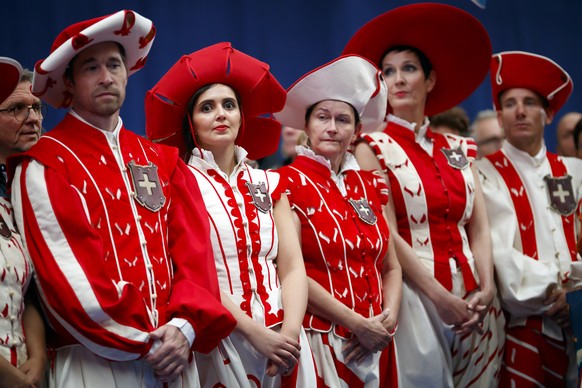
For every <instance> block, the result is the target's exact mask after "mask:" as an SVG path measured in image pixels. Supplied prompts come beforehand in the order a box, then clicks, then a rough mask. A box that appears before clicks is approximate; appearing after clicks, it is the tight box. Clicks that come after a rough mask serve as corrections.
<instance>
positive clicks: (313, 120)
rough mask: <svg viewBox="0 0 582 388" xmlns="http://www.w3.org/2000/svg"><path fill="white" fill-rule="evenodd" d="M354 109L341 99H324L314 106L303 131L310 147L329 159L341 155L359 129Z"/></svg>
mask: <svg viewBox="0 0 582 388" xmlns="http://www.w3.org/2000/svg"><path fill="white" fill-rule="evenodd" d="M360 128H361V124H358V126H357V127H356V118H355V116H354V109H353V108H352V106H351V105H349V104H347V103H345V102H343V101H335V100H325V101H321V102H318V103H317V104H316V105H315V106H314V107H313V111H312V112H311V115H310V116H309V119H308V121H307V124H306V125H305V132H306V133H307V137H308V138H309V142H310V144H311V149H312V150H313V152H315V153H316V154H318V155H322V156H324V157H326V158H327V159H329V160H334V159H336V158H337V157H339V156H342V155H343V154H344V153H345V152H346V151H347V149H348V147H349V146H350V144H351V143H352V141H353V140H354V139H355V137H356V135H357V133H358V132H359V131H360Z"/></svg>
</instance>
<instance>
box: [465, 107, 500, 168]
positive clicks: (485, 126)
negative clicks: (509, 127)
mask: <svg viewBox="0 0 582 388" xmlns="http://www.w3.org/2000/svg"><path fill="white" fill-rule="evenodd" d="M471 136H472V137H473V139H475V143H477V159H481V158H482V157H483V156H486V155H489V154H492V153H494V152H496V151H497V150H499V149H501V145H502V144H503V140H504V139H505V132H504V131H503V128H501V126H500V125H499V120H498V118H497V112H496V111H494V110H492V109H486V110H482V111H480V112H479V113H477V117H476V118H475V120H474V121H473V124H472V125H471Z"/></svg>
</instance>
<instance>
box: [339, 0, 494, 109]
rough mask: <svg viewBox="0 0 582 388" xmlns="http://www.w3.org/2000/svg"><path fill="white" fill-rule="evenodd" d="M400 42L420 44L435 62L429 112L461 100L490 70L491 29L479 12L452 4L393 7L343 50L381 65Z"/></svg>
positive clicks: (427, 55) (403, 43) (363, 28)
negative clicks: (387, 54)
mask: <svg viewBox="0 0 582 388" xmlns="http://www.w3.org/2000/svg"><path fill="white" fill-rule="evenodd" d="M394 46H411V47H414V48H416V49H418V50H420V51H421V52H422V53H424V54H425V55H426V57H427V58H428V59H429V61H430V62H431V64H432V67H433V70H434V71H435V73H436V84H435V87H434V88H433V90H432V91H431V92H430V93H429V94H428V97H427V101H426V106H425V114H426V115H427V116H431V115H434V114H437V113H440V112H442V111H445V110H447V109H450V108H452V107H453V106H455V105H458V104H459V103H461V102H462V101H463V100H465V99H466V98H467V97H469V95H470V94H471V93H472V92H473V91H474V90H475V89H476V88H477V87H478V86H479V85H480V84H481V82H482V81H483V80H484V79H485V76H486V75H487V72H488V70H489V60H490V57H491V42H490V40H489V35H488V34H487V31H486V30H485V28H484V27H483V25H482V24H481V23H480V22H479V21H478V20H477V19H476V18H475V17H474V16H472V15H471V14H469V13H467V12H465V11H463V10H461V9H458V8H455V7H452V6H449V5H445V4H437V3H419V4H412V5H407V6H404V7H399V8H395V9H393V10H391V11H388V12H386V13H384V14H382V15H380V16H378V17H376V18H375V19H372V20H371V21H370V22H368V23H366V24H365V25H364V26H363V27H362V28H360V29H359V30H358V31H357V32H356V33H355V34H354V36H352V38H351V39H350V41H349V42H348V44H347V45H346V47H345V48H344V51H343V54H358V55H361V56H363V57H365V58H368V59H369V60H371V61H372V62H374V63H375V64H376V65H377V66H379V67H381V63H380V61H381V60H382V57H383V55H384V54H385V53H386V51H387V50H388V49H389V48H391V47H394Z"/></svg>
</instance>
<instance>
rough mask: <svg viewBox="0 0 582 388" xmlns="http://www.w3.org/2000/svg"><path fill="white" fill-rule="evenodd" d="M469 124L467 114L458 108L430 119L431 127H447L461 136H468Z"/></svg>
mask: <svg viewBox="0 0 582 388" xmlns="http://www.w3.org/2000/svg"><path fill="white" fill-rule="evenodd" d="M469 122H470V121H469V116H468V115H467V112H465V110H464V109H463V108H461V107H459V106H455V107H453V108H451V109H449V110H446V111H444V112H441V113H439V114H437V115H434V116H432V117H431V118H430V125H431V126H433V127H440V126H445V127H449V128H452V129H454V130H456V131H457V132H458V133H459V134H460V135H461V136H468V135H469Z"/></svg>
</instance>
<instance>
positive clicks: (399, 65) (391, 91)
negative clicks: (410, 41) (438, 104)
mask: <svg viewBox="0 0 582 388" xmlns="http://www.w3.org/2000/svg"><path fill="white" fill-rule="evenodd" d="M382 73H383V74H384V81H385V82H386V86H387V87H388V103H389V104H390V106H391V107H392V110H393V112H394V114H395V115H396V116H399V112H400V111H402V110H410V109H417V108H419V107H422V111H423V112H424V105H425V104H426V97H427V95H428V93H429V92H430V91H431V90H432V89H433V88H434V85H435V78H436V77H435V73H434V71H431V72H430V74H429V76H428V78H425V75H424V72H423V70H422V66H421V64H420V60H419V59H418V56H417V55H416V54H415V53H413V52H412V51H408V50H405V51H400V52H397V51H391V52H389V53H388V54H386V55H385V56H384V58H383V59H382Z"/></svg>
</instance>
